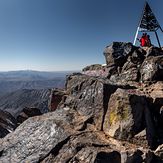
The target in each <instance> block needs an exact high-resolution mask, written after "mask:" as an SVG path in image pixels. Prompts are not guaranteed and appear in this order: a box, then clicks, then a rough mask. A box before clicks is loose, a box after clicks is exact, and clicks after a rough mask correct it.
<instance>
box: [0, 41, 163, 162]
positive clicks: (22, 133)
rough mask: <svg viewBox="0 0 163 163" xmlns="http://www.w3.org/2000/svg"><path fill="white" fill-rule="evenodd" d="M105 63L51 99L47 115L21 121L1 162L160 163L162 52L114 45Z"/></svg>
mask: <svg viewBox="0 0 163 163" xmlns="http://www.w3.org/2000/svg"><path fill="white" fill-rule="evenodd" d="M104 55H105V59H106V64H103V65H100V64H93V65H90V66H87V67H85V68H84V69H83V70H82V72H81V73H73V74H71V75H69V76H67V79H66V83H65V88H64V90H60V89H53V90H52V91H51V95H50V96H49V113H46V114H43V115H37V116H35V113H37V109H35V111H36V112H34V113H33V116H34V117H29V116H28V117H27V119H26V116H25V114H24V113H25V110H24V112H22V113H20V116H21V117H20V120H22V122H23V123H22V124H20V125H19V127H17V126H16V127H17V128H16V127H15V128H16V129H15V128H14V129H15V131H14V129H13V130H12V131H11V133H9V134H8V135H7V136H5V137H4V138H2V139H0V162H3V161H4V160H5V161H6V162H11V163H12V162H13V163H15V162H40V163H53V162H57V163H60V162H61V163H62V162H66V163H68V162H70V163H75V162H79V163H105V162H108V163H109V162H111V163H129V162H130V163H134V162H136V163H137V162H140V163H141V162H151V163H152V162H154V163H155V162H156V163H157V162H163V157H162V155H163V150H162V148H163V147H162V144H163V127H162V123H163V120H162V119H163V81H162V80H163V78H162V65H163V64H162V62H163V61H162V50H161V49H159V48H156V47H149V48H140V47H136V46H133V45H132V44H131V43H123V42H114V43H112V44H111V45H109V46H107V47H106V48H105V50H104ZM27 110H28V112H26V114H29V115H31V114H32V111H34V110H31V112H30V108H29V109H27ZM30 113H31V114H30ZM21 118H22V119H21ZM23 118H24V119H23ZM0 122H1V119H0ZM0 124H1V123H0Z"/></svg>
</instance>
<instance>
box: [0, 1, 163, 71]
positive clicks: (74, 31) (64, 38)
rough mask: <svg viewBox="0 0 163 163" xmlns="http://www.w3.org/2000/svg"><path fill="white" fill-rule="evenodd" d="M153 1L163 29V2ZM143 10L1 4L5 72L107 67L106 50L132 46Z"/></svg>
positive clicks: (108, 4)
mask: <svg viewBox="0 0 163 163" xmlns="http://www.w3.org/2000/svg"><path fill="white" fill-rule="evenodd" d="M148 2H149V4H150V5H151V7H152V9H153V11H154V13H155V15H156V17H157V19H158V21H159V22H160V25H162V26H163V0H148ZM143 5H144V0H0V71H8V70H27V69H28V70H29V69H30V70H45V71H58V70H80V69H81V68H83V67H85V66H86V65H90V64H94V63H100V64H102V63H105V59H104V56H103V50H104V48H105V46H106V45H108V44H110V43H111V42H113V41H126V42H133V39H134V35H135V32H136V28H137V25H138V21H139V18H140V15H141V12H142V8H143ZM159 34H160V40H161V43H162V45H163V39H162V38H163V34H161V33H159ZM152 39H153V40H152V41H153V43H155V37H152Z"/></svg>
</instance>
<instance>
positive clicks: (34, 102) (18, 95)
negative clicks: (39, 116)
mask: <svg viewBox="0 0 163 163" xmlns="http://www.w3.org/2000/svg"><path fill="white" fill-rule="evenodd" d="M71 73H72V72H71V71H60V72H40V71H9V72H0V109H1V110H6V111H8V112H10V113H11V114H12V115H14V116H17V115H18V114H19V113H20V112H21V110H22V109H23V108H24V107H36V108H39V109H40V110H41V112H43V113H45V112H47V110H48V98H49V95H50V89H51V88H63V87H64V84H65V80H66V75H68V74H71Z"/></svg>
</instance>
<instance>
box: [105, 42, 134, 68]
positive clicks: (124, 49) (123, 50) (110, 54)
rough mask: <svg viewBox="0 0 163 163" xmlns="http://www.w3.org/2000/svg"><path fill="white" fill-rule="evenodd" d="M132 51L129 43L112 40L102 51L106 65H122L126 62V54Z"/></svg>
mask: <svg viewBox="0 0 163 163" xmlns="http://www.w3.org/2000/svg"><path fill="white" fill-rule="evenodd" d="M132 51H133V45H132V44H131V43H123V42H113V43H112V44H111V45H110V46H107V47H106V48H105V51H104V55H105V58H106V63H107V65H108V66H113V65H115V66H120V67H122V66H123V65H124V63H125V62H126V59H127V56H128V55H129V54H130V53H131V52H132Z"/></svg>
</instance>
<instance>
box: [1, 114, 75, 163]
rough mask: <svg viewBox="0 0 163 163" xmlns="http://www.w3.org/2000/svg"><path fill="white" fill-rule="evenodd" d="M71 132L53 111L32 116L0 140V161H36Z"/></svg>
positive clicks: (12, 162) (13, 162)
mask: <svg viewBox="0 0 163 163" xmlns="http://www.w3.org/2000/svg"><path fill="white" fill-rule="evenodd" d="M71 134H72V130H71V128H70V127H69V126H68V125H66V120H65V121H63V117H62V118H61V117H59V116H56V115H55V113H47V114H45V115H43V116H37V117H32V118H29V119H28V120H26V121H25V122H24V123H23V124H21V125H20V126H19V127H18V128H17V129H16V130H15V131H14V132H13V133H11V134H9V135H7V136H6V137H5V138H3V139H2V140H1V141H0V151H1V157H0V162H11V163H15V162H26V161H27V162H38V161H39V160H41V159H43V158H44V157H46V155H47V154H48V153H49V152H50V151H51V150H52V149H53V148H55V146H56V145H57V144H58V143H59V142H62V141H64V140H65V139H67V138H68V137H69V136H70V135H71Z"/></svg>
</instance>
